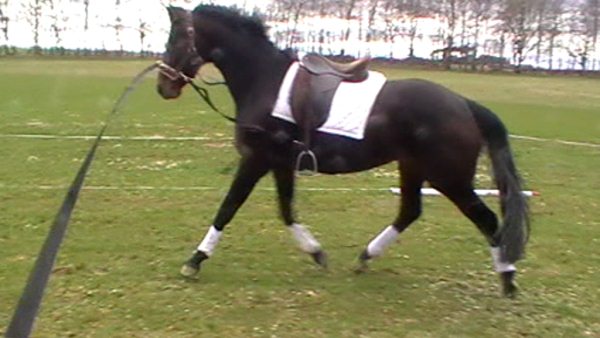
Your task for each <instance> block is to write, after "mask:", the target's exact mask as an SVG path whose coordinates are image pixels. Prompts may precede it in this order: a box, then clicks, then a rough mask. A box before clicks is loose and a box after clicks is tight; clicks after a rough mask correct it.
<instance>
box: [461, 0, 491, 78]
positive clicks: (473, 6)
mask: <svg viewBox="0 0 600 338" xmlns="http://www.w3.org/2000/svg"><path fill="white" fill-rule="evenodd" d="M494 3H495V1H494V0H469V2H468V6H469V13H470V19H471V20H472V22H473V41H474V43H473V48H474V49H473V62H472V63H471V69H473V70H475V68H476V62H477V56H478V51H477V49H478V48H479V39H480V36H481V26H482V24H483V23H485V22H487V21H489V20H490V19H491V18H492V17H493V13H494V12H493V10H494Z"/></svg>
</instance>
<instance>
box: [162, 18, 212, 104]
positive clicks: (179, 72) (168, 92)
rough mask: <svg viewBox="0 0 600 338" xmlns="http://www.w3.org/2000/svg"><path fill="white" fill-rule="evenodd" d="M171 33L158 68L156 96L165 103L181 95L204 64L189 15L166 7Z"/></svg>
mask: <svg viewBox="0 0 600 338" xmlns="http://www.w3.org/2000/svg"><path fill="white" fill-rule="evenodd" d="M167 11H168V12H169V18H170V20H171V31H170V33H169V40H168V42H167V46H166V49H167V50H166V52H165V54H164V56H163V58H162V62H161V64H160V70H161V71H160V73H159V75H158V86H157V90H158V93H159V94H160V95H161V96H162V97H163V98H165V99H174V98H177V97H179V95H181V89H182V88H183V87H184V86H185V85H186V84H187V83H188V82H189V81H190V79H192V78H194V77H195V76H196V73H197V72H198V70H199V69H200V67H201V66H202V65H203V64H204V60H203V59H202V57H200V55H198V52H197V50H196V45H195V40H196V33H195V31H194V23H193V19H192V12H191V11H188V10H185V9H183V8H179V7H172V6H169V7H167Z"/></svg>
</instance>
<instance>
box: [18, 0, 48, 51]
mask: <svg viewBox="0 0 600 338" xmlns="http://www.w3.org/2000/svg"><path fill="white" fill-rule="evenodd" d="M42 5H43V0H28V1H25V2H23V3H21V9H22V11H23V14H24V15H25V18H26V20H27V23H28V24H29V25H30V26H31V30H32V32H33V44H34V46H33V50H34V53H36V54H40V53H41V48H40V25H41V19H42Z"/></svg>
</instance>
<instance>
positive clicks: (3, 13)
mask: <svg viewBox="0 0 600 338" xmlns="http://www.w3.org/2000/svg"><path fill="white" fill-rule="evenodd" d="M9 22H10V19H9V17H8V0H2V1H0V30H2V35H3V37H4V44H3V46H4V51H5V52H6V53H7V54H8V52H9V50H8V45H9V42H8V23H9Z"/></svg>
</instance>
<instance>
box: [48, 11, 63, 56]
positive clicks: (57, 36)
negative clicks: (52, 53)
mask: <svg viewBox="0 0 600 338" xmlns="http://www.w3.org/2000/svg"><path fill="white" fill-rule="evenodd" d="M45 3H46V4H47V5H48V9H49V12H48V17H49V18H50V20H51V22H50V28H51V30H52V34H53V35H54V40H55V44H56V47H59V48H60V47H61V45H62V33H63V32H64V31H65V30H66V29H67V21H68V17H67V15H66V14H65V12H64V6H63V4H62V0H45ZM61 54H64V49H63V48H61Z"/></svg>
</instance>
